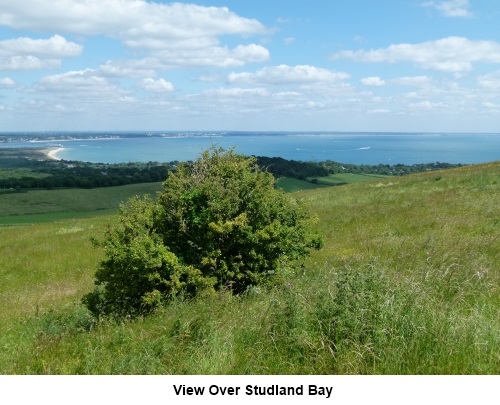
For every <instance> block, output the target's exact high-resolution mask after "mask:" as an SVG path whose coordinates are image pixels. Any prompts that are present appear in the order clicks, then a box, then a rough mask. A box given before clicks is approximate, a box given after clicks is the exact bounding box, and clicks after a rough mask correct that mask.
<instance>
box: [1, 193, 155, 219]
mask: <svg viewBox="0 0 500 405" xmlns="http://www.w3.org/2000/svg"><path fill="white" fill-rule="evenodd" d="M160 189H161V183H143V184H131V185H127V186H119V187H104V188H94V189H64V190H34V191H27V192H14V193H6V194H5V193H3V194H0V225H2V224H3V225H11V224H17V223H34V222H45V221H53V220H59V219H65V218H78V217H88V216H92V215H95V214H96V211H97V214H99V213H101V214H102V213H105V212H107V213H109V212H111V211H115V210H116V209H117V208H118V205H119V204H120V203H121V202H123V201H126V200H127V199H128V198H130V197H132V196H134V195H143V194H152V195H154V194H156V192H157V191H159V190H160ZM101 211H102V212H101Z"/></svg>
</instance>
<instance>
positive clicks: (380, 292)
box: [0, 163, 500, 374]
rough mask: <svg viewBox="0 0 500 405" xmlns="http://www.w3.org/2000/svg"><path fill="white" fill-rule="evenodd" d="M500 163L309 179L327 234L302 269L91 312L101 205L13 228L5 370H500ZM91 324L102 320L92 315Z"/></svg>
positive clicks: (5, 293) (2, 344) (4, 238)
mask: <svg viewBox="0 0 500 405" xmlns="http://www.w3.org/2000/svg"><path fill="white" fill-rule="evenodd" d="M499 174H500V164H499V163H495V164H489V165H482V166H471V167H464V168H460V169H455V170H450V171H444V172H433V173H425V174H418V175H413V176H408V177H402V178H397V179H395V178H390V179H386V180H380V181H378V180H377V181H376V182H374V183H365V184H352V185H349V186H345V187H332V188H326V189H318V190H310V191H304V192H301V193H300V194H298V195H301V196H302V197H303V198H304V199H306V200H309V201H310V203H311V209H312V211H313V212H315V213H316V214H317V215H318V217H319V222H318V227H319V228H320V230H321V233H322V234H323V235H324V238H325V248H324V249H323V250H322V251H321V252H315V253H314V254H313V255H312V257H311V258H310V259H309V260H308V261H307V263H306V266H305V268H304V269H303V270H301V271H298V272H297V274H296V276H295V278H294V279H293V280H292V282H291V283H290V284H289V285H286V286H283V287H282V288H277V289H275V290H273V291H271V292H257V291H255V292H253V293H252V294H250V295H248V296H245V297H240V298H235V297H230V296H228V295H224V294H221V295H219V296H217V297H215V298H211V299H204V300H199V301H196V302H190V303H183V302H178V303H174V304H172V305H171V306H170V307H168V308H166V309H165V310H164V311H163V312H162V313H159V314H157V315H155V316H152V317H149V318H148V319H145V320H138V321H134V322H126V323H124V324H121V325H114V324H109V323H103V324H100V325H97V326H95V325H93V324H92V321H91V319H90V318H89V317H88V314H87V313H86V311H85V309H84V308H82V307H81V305H79V304H78V301H79V298H80V297H81V295H82V294H83V293H84V292H85V291H88V290H89V289H90V288H91V285H92V276H93V273H94V271H95V269H96V266H97V263H98V261H99V259H100V258H101V257H102V256H101V252H99V251H96V250H94V249H91V248H90V243H89V238H90V237H91V236H98V235H99V234H100V233H101V232H102V229H103V227H104V226H105V225H106V224H107V223H109V222H113V221H114V220H115V218H114V217H100V218H94V219H85V220H83V219H82V220H71V221H62V222H56V223H51V224H38V225H31V226H21V227H14V228H0V278H1V280H2V283H1V284H0V306H1V307H2V312H1V314H0V322H1V324H0V348H1V349H2V350H0V370H1V371H2V372H4V373H101V374H108V373H122V374H123V373H136V374H141V373H162V374H168V373H174V374H183V373H189V374H200V373H201V374H204V373H212V374H226V373H233V374H239V373H250V374H261V373H278V374H287V373H315V374H321V373H386V374H401V373H410V374H420V373H424V374H433V373H440V374H447V373H456V374H460V373H466V374H473V373H480V374H482V373H493V374H496V373H498V372H499V371H500V355H499V353H498V347H500V320H499V318H498V309H499V308H500V291H499V288H500V287H499V286H500V253H499V252H500V249H499V244H500V211H499V208H498V207H499V206H500V193H499V189H500V184H499V183H498V181H499V180H498V178H499V177H498V175H499ZM88 329H91V330H90V331H87V330H88Z"/></svg>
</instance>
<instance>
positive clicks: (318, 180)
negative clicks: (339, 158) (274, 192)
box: [278, 173, 390, 193]
mask: <svg viewBox="0 0 500 405" xmlns="http://www.w3.org/2000/svg"><path fill="white" fill-rule="evenodd" d="M388 177H390V176H379V175H374V174H354V173H343V174H331V175H329V176H325V177H310V178H308V179H307V180H298V179H293V178H289V177H284V178H281V179H279V180H278V187H280V188H282V189H283V190H284V191H286V192H287V193H289V192H294V191H301V190H314V189H318V188H324V187H328V186H337V185H340V184H342V185H343V184H352V183H361V182H366V181H375V180H377V179H378V180H380V179H385V178H388Z"/></svg>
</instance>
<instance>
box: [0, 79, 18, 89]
mask: <svg viewBox="0 0 500 405" xmlns="http://www.w3.org/2000/svg"><path fill="white" fill-rule="evenodd" d="M15 85H16V82H15V81H14V80H12V79H11V78H10V77H4V78H2V79H0V87H4V88H12V87H14V86H15Z"/></svg>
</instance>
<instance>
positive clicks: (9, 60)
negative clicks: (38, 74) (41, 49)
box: [0, 56, 61, 71]
mask: <svg viewBox="0 0 500 405" xmlns="http://www.w3.org/2000/svg"><path fill="white" fill-rule="evenodd" d="M60 66H61V61H60V60H58V59H40V58H37V57H36V56H11V57H6V58H5V57H1V56H0V70H12V71H20V70H41V69H51V70H52V69H57V68H58V67H60Z"/></svg>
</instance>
